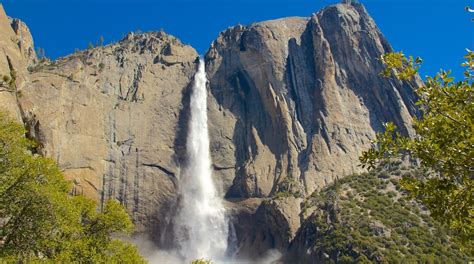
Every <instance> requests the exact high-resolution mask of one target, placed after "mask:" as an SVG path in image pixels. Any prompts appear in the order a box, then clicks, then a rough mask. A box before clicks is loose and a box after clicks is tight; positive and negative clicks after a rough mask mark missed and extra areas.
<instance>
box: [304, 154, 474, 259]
mask: <svg viewBox="0 0 474 264" xmlns="http://www.w3.org/2000/svg"><path fill="white" fill-rule="evenodd" d="M393 164H394V163H393V162H390V163H384V164H383V165H382V166H380V167H377V170H378V172H376V170H374V171H372V172H371V173H365V174H362V175H353V176H348V177H346V178H343V179H341V180H339V182H338V183H337V184H333V185H331V186H328V187H327V188H325V189H323V190H322V191H321V192H319V193H317V194H314V195H312V197H311V198H310V203H312V204H313V206H315V208H314V213H313V214H312V216H311V217H310V218H309V219H310V221H311V222H310V226H308V224H307V223H306V224H305V225H304V226H303V230H309V231H308V234H306V235H305V236H304V237H305V239H306V240H307V243H309V244H307V246H308V247H309V248H311V249H312V250H313V251H314V252H315V254H316V255H317V256H320V257H321V258H322V259H324V260H325V262H328V263H373V262H375V263H402V262H401V261H403V263H437V262H439V263H466V262H467V261H469V260H472V259H473V255H472V254H473V253H472V251H462V250H461V249H460V243H459V242H458V241H457V239H456V238H455V237H453V236H452V234H451V233H450V232H449V231H448V230H447V229H446V228H445V227H444V226H443V225H442V224H440V223H439V222H437V221H434V219H433V218H432V217H430V216H429V214H428V212H427V211H426V210H424V209H422V208H423V207H421V206H420V205H419V204H418V203H416V202H411V201H410V200H408V196H407V195H406V194H405V193H404V192H402V191H395V190H393V187H394V186H393V182H398V181H399V179H400V177H399V176H396V175H394V174H393V173H391V172H390V170H391V167H392V166H394V165H393ZM393 171H396V170H393ZM387 172H388V173H389V174H390V177H389V178H387V177H386V176H385V175H384V174H385V173H387ZM380 186H384V187H383V188H381V187H380ZM469 243H470V244H469V246H471V248H472V245H473V244H472V242H469Z"/></svg>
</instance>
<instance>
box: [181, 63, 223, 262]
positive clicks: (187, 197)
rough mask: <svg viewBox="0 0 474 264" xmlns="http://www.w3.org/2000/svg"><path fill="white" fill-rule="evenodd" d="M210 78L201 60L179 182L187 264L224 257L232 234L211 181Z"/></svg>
mask: <svg viewBox="0 0 474 264" xmlns="http://www.w3.org/2000/svg"><path fill="white" fill-rule="evenodd" d="M206 84H207V78H206V70H205V63H204V61H203V60H202V59H201V60H200V61H199V68H198V71H197V73H196V75H195V76H194V85H193V90H192V94H191V101H190V110H191V111H190V113H191V116H190V121H189V129H188V135H187V144H186V152H187V161H188V163H187V166H186V167H185V168H184V170H182V172H181V174H180V178H179V184H180V207H179V211H178V216H177V218H176V219H175V220H176V221H175V226H176V228H175V234H176V236H177V240H178V243H179V253H180V255H181V256H182V257H184V258H185V259H186V260H187V261H189V260H191V259H198V258H204V259H212V260H214V261H218V260H220V259H223V258H224V257H225V253H226V250H227V243H228V242H227V239H228V234H229V225H228V219H227V217H226V215H225V209H224V206H223V204H222V198H220V197H219V194H218V192H217V190H216V187H215V185H214V182H213V179H212V169H211V155H210V152H209V133H208V128H207V90H206Z"/></svg>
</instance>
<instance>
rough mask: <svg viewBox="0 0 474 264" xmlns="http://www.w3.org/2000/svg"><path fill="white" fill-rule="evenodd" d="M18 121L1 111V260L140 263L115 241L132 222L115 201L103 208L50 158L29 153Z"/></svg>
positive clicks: (129, 247) (30, 145) (29, 144)
mask: <svg viewBox="0 0 474 264" xmlns="http://www.w3.org/2000/svg"><path fill="white" fill-rule="evenodd" d="M25 132H26V131H25V129H24V127H23V126H22V125H20V124H18V123H16V122H14V121H12V120H11V119H10V118H9V117H7V116H6V115H5V114H3V113H1V112H0V241H1V242H0V262H4V261H5V262H14V261H22V262H23V261H25V262H30V261H53V262H63V263H70V262H78V263H104V262H105V260H108V261H113V260H114V259H115V260H130V262H133V263H140V262H144V261H143V259H142V258H141V257H140V255H139V254H138V251H137V249H136V248H135V247H133V246H132V245H130V244H128V243H125V242H122V241H120V240H117V239H114V238H113V237H112V235H113V234H115V233H130V232H131V231H132V230H133V224H132V222H131V221H130V219H129V217H128V214H127V212H126V211H125V209H124V208H123V207H122V206H121V205H120V204H119V203H118V202H116V201H113V200H110V201H107V202H106V204H105V206H104V209H103V211H102V212H98V211H97V209H96V208H97V205H96V203H95V202H94V201H93V200H91V199H88V198H86V197H83V196H71V195H69V191H70V190H71V186H70V184H69V183H68V182H67V181H66V180H65V179H64V177H63V175H62V174H61V171H60V170H59V168H58V167H57V165H56V164H55V163H54V162H53V161H52V160H50V159H48V158H45V157H42V156H40V155H36V154H32V150H33V149H34V147H35V143H34V142H33V141H31V140H29V139H27V138H26V137H25V136H24V135H25Z"/></svg>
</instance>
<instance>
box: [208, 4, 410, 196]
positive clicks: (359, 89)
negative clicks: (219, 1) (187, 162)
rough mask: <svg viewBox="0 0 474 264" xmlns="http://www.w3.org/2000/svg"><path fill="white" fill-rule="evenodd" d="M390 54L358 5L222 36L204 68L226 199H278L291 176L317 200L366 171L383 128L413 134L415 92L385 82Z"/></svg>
mask: <svg viewBox="0 0 474 264" xmlns="http://www.w3.org/2000/svg"><path fill="white" fill-rule="evenodd" d="M389 51H391V48H390V45H389V44H388V42H387V41H386V40H385V38H384V37H383V36H382V34H381V33H380V31H379V30H378V28H377V27H376V25H375V23H374V21H373V20H372V19H371V18H370V16H369V15H368V14H367V12H366V10H365V9H364V7H363V6H361V5H359V4H355V5H349V4H339V5H334V6H330V7H327V8H325V9H324V10H322V11H320V12H318V13H317V14H314V15H313V16H312V17H311V18H309V19H308V18H286V19H280V20H274V21H267V22H262V23H256V24H253V25H250V26H246V27H243V26H236V27H233V28H230V29H228V30H227V31H225V32H223V33H221V34H220V35H219V37H218V39H217V40H216V41H215V42H214V43H213V44H212V47H211V49H210V50H209V52H208V53H207V55H206V61H207V66H208V71H209V78H210V86H211V93H212V95H213V102H212V104H213V106H211V109H210V122H211V125H210V129H211V134H212V135H213V136H212V137H211V138H212V139H213V142H212V151H213V154H214V155H213V158H214V162H215V163H216V164H218V166H219V167H227V168H229V172H227V173H223V177H224V178H225V179H226V182H227V183H228V186H230V187H229V188H228V189H227V197H233V198H235V197H241V198H244V197H267V196H271V195H273V194H274V193H276V192H278V190H279V187H280V184H281V183H282V182H284V181H286V180H287V179H289V180H290V181H295V182H299V183H301V184H302V187H303V188H302V189H303V191H305V192H306V194H311V193H312V192H313V191H314V190H316V189H318V188H321V187H323V186H325V185H326V184H328V183H330V182H332V181H333V180H334V179H335V178H337V177H342V176H344V175H348V174H351V173H353V172H357V171H359V170H360V168H359V167H358V165H359V161H358V157H359V155H360V153H361V151H362V150H364V149H365V148H367V147H368V146H369V144H370V141H371V140H372V139H374V137H375V133H376V132H378V131H381V130H382V124H383V123H384V122H387V121H394V122H395V123H396V124H397V125H398V126H399V127H400V128H401V129H402V131H404V132H405V133H410V131H411V130H410V128H411V115H413V114H414V112H415V107H414V104H413V100H414V94H413V92H412V85H411V84H409V83H406V82H399V81H395V80H390V79H386V78H383V77H381V76H379V73H380V72H381V70H382V69H383V68H382V67H383V66H382V64H381V62H380V61H379V60H378V58H379V57H380V56H381V55H382V54H384V53H386V52H389ZM230 181H232V183H230Z"/></svg>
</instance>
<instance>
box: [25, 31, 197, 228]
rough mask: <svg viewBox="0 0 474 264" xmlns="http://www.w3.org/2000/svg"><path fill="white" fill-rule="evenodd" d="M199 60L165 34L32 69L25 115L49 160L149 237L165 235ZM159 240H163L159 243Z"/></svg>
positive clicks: (133, 38)
mask: <svg viewBox="0 0 474 264" xmlns="http://www.w3.org/2000/svg"><path fill="white" fill-rule="evenodd" d="M196 57H197V53H196V52H195V50H194V49H193V48H191V47H189V46H186V45H183V44H181V43H180V42H179V41H178V40H177V39H176V38H174V37H172V36H169V35H166V34H165V33H145V34H139V35H135V34H132V33H131V34H129V35H128V36H127V37H126V38H125V39H123V40H122V41H120V42H118V43H116V44H112V45H109V46H105V47H98V48H94V49H90V50H86V51H83V52H77V53H75V54H73V55H70V56H68V57H65V58H62V59H59V60H57V61H54V62H51V63H48V62H46V63H40V64H37V65H36V66H35V67H34V68H32V69H31V72H30V74H29V80H30V83H29V85H28V86H25V87H24V88H23V90H22V92H23V96H22V97H21V99H20V101H21V105H22V108H23V110H24V112H25V115H26V116H27V117H28V118H29V119H30V120H36V121H35V122H34V123H35V126H36V127H35V131H36V134H35V136H36V137H37V139H38V140H39V141H41V142H42V143H43V145H42V148H41V152H42V153H43V154H44V155H46V156H49V157H52V158H53V159H54V160H55V161H56V162H57V163H58V164H59V166H60V167H61V168H62V169H63V170H64V173H65V175H66V177H67V178H69V179H71V180H72V181H73V182H74V184H75V185H74V190H73V191H74V192H76V193H84V194H86V195H88V196H90V197H93V198H95V199H96V200H98V201H101V202H103V201H104V200H105V199H109V198H116V199H118V200H119V201H121V202H122V203H123V204H124V205H125V206H126V207H127V208H128V209H129V210H130V212H131V214H132V216H133V219H134V220H135V222H136V223H137V226H138V227H139V230H138V231H141V230H144V229H146V230H155V228H157V227H164V226H166V224H164V222H166V221H167V210H168V209H169V207H170V206H171V205H172V204H173V202H174V200H175V198H176V197H175V196H176V193H177V192H176V178H175V176H176V174H177V173H178V167H179V160H180V156H179V155H180V153H181V152H182V151H181V149H183V148H184V145H185V142H184V137H183V135H182V133H180V132H179V131H180V130H181V129H185V125H184V124H185V120H184V119H185V118H186V115H185V113H184V111H186V110H185V109H184V103H185V100H186V98H187V97H186V94H187V87H188V84H189V83H190V81H191V78H192V76H193V74H194V72H195V64H194V60H195V59H196ZM158 233H159V232H156V234H158Z"/></svg>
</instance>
